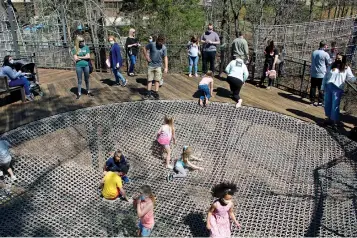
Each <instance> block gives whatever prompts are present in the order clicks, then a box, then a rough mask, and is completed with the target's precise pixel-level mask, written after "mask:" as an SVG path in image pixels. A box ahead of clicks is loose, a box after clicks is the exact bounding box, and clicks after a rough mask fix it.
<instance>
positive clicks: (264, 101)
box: [0, 69, 324, 133]
mask: <svg viewBox="0 0 357 238" xmlns="http://www.w3.org/2000/svg"><path fill="white" fill-rule="evenodd" d="M39 76H40V82H41V87H42V89H43V91H44V92H45V94H46V96H44V97H43V98H39V97H37V98H36V101H34V102H26V103H21V102H13V103H8V104H6V105H3V106H1V107H0V112H1V113H0V133H3V132H5V131H8V130H11V129H14V128H16V127H18V126H20V125H24V124H27V123H29V122H32V121H35V120H38V119H41V118H44V117H48V116H51V115H55V114H58V113H63V112H67V111H72V110H76V109H79V108H85V107H91V106H96V105H105V104H110V103H117V102H123V101H136V100H141V97H142V95H141V94H142V93H144V92H145V91H146V75H138V76H136V77H128V76H126V79H127V80H128V84H127V87H121V86H119V87H118V86H110V84H112V83H114V76H113V75H112V74H109V73H96V72H94V73H93V74H91V78H90V88H91V89H92V90H93V94H94V97H88V96H87V95H84V94H83V93H82V94H83V95H82V97H81V98H80V99H79V100H77V99H76V93H77V78H76V74H75V72H74V71H68V70H52V69H39ZM199 80H200V78H195V77H193V78H189V77H188V76H187V75H179V74H168V75H165V76H164V86H163V87H161V88H160V90H159V93H160V98H161V99H168V100H177V99H182V100H195V101H196V100H198V95H197V94H196V91H197V85H198V83H199ZM82 88H84V89H85V83H84V80H83V83H82ZM214 88H215V90H214V97H213V98H212V101H215V102H228V103H234V102H233V100H232V99H231V98H229V85H228V83H227V82H226V81H224V80H220V79H215V81H214ZM140 93H141V94H140ZM241 97H242V99H243V105H245V106H253V107H258V108H262V109H266V110H270V111H275V112H279V113H283V114H286V115H289V116H294V117H297V118H300V119H302V120H306V121H314V120H316V119H321V118H324V113H323V108H321V107H318V108H317V107H314V106H311V105H310V104H307V102H303V101H302V100H301V99H300V98H299V97H298V96H293V95H291V94H290V93H288V92H285V91H282V90H279V89H276V88H272V89H271V90H266V89H261V88H257V87H255V86H254V85H251V84H245V85H244V86H243V88H242V91H241ZM0 100H1V99H0Z"/></svg>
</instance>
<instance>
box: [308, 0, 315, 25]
mask: <svg viewBox="0 0 357 238" xmlns="http://www.w3.org/2000/svg"><path fill="white" fill-rule="evenodd" d="M313 11H314V0H310V13H309V19H310V21H312V19H313V14H312V13H313Z"/></svg>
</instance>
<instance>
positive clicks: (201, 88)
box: [198, 84, 211, 100]
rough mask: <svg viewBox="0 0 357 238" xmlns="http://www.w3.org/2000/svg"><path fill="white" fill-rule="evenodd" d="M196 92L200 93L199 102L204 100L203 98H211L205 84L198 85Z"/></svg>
mask: <svg viewBox="0 0 357 238" xmlns="http://www.w3.org/2000/svg"><path fill="white" fill-rule="evenodd" d="M198 91H200V93H201V96H200V99H201V100H204V99H205V97H207V99H210V98H211V92H210V90H209V87H208V85H207V84H202V85H198Z"/></svg>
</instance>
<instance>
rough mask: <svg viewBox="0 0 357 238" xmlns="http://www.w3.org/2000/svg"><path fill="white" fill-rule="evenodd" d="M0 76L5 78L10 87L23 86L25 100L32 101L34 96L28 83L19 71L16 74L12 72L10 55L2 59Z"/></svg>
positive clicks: (12, 62) (12, 61) (12, 66)
mask: <svg viewBox="0 0 357 238" xmlns="http://www.w3.org/2000/svg"><path fill="white" fill-rule="evenodd" d="M0 75H1V76H6V77H7V80H8V82H9V86H10V87H16V86H23V87H24V89H25V95H26V96H25V97H26V100H28V101H33V99H34V96H33V94H31V92H30V82H29V81H28V80H27V78H26V77H25V76H24V74H23V73H22V72H21V71H19V72H16V71H15V70H14V59H13V58H12V56H11V55H7V56H5V57H4V63H3V65H2V68H1V72H0Z"/></svg>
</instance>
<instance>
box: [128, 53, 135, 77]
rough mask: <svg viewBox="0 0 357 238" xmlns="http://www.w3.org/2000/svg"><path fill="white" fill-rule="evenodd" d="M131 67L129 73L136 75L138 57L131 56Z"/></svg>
mask: <svg viewBox="0 0 357 238" xmlns="http://www.w3.org/2000/svg"><path fill="white" fill-rule="evenodd" d="M129 57H130V58H129V59H130V67H129V73H134V67H135V64H136V55H130V56H129Z"/></svg>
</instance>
